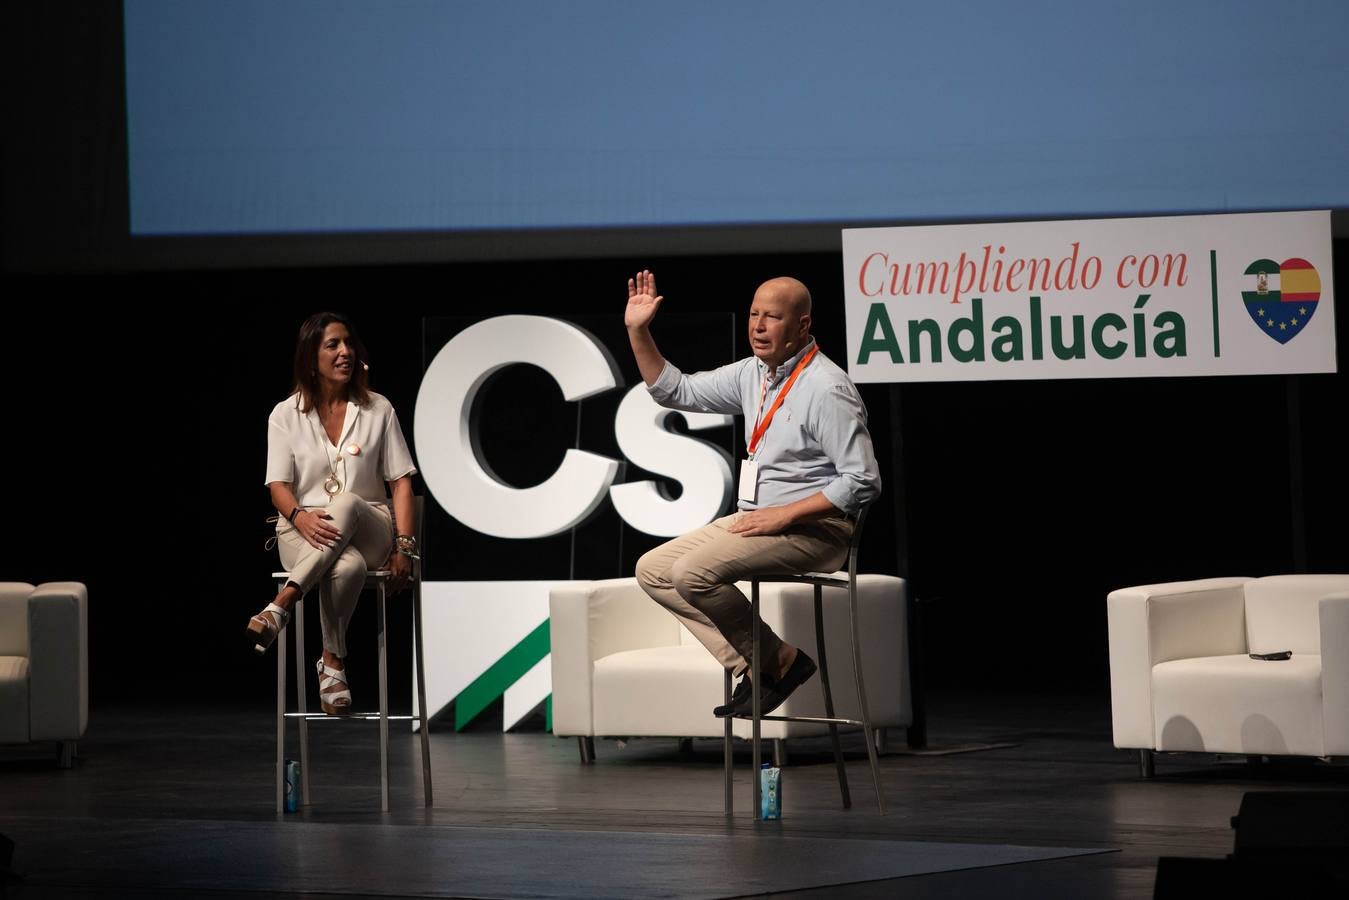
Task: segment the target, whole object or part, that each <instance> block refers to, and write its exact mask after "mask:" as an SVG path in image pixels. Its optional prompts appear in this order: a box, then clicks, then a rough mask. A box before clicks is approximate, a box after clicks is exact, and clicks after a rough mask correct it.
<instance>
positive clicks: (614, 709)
mask: <svg viewBox="0 0 1349 900" xmlns="http://www.w3.org/2000/svg"><path fill="white" fill-rule="evenodd" d="M594 677H595V681H594V691H595V706H594V709H595V734H596V735H600V736H602V737H627V736H636V735H645V736H652V737H657V736H665V737H716V736H718V735H720V734H721V733H722V724H721V720H720V719H717V718H715V717H714V716H713V715H712V707H714V706H717V705H718V704H720V703H721V700H722V694H723V688H722V669H721V666H719V665H717V662H716V660H714V659H713V658H712V657H711V656H710V655H709V654H708V652H707V651H706V650H704V649H703V646H702V645H701V644H675V645H672V646H669V647H648V648H646V649H644V650H625V651H623V652H621V653H613V654H610V655H609V656H606V657H604V658H603V659H598V660H596V661H595V676H594Z"/></svg>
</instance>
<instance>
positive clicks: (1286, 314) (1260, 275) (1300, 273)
mask: <svg viewBox="0 0 1349 900" xmlns="http://www.w3.org/2000/svg"><path fill="white" fill-rule="evenodd" d="M1245 274H1246V276H1247V277H1248V278H1249V279H1250V288H1251V289H1250V290H1244V291H1242V292H1241V299H1242V300H1244V301H1245V302H1246V312H1248V313H1250V316H1251V320H1252V321H1254V322H1255V324H1256V325H1257V326H1258V327H1259V328H1260V330H1261V331H1263V332H1264V333H1265V334H1267V335H1269V336H1270V337H1272V338H1274V340H1276V341H1278V342H1279V343H1280V344H1286V343H1288V342H1289V341H1291V340H1292V339H1293V338H1295V337H1297V336H1298V335H1299V334H1300V333H1301V332H1302V329H1303V328H1306V327H1307V323H1308V322H1309V321H1311V317H1312V316H1313V315H1315V314H1316V304H1317V302H1318V301H1320V299H1321V276H1320V275H1318V274H1317V272H1316V267H1315V266H1313V265H1312V264H1311V263H1309V262H1307V261H1306V260H1305V259H1298V258H1297V257H1293V258H1292V259H1285V260H1284V261H1283V262H1281V263H1276V262H1275V261H1274V260H1272V259H1257V260H1256V261H1255V262H1253V263H1251V264H1250V265H1249V266H1247V267H1246V273H1245Z"/></svg>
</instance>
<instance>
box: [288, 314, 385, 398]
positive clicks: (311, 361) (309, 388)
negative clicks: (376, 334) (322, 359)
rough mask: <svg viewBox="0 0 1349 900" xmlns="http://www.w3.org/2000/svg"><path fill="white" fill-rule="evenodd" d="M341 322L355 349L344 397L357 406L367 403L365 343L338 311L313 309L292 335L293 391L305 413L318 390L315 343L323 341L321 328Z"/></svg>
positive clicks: (367, 382) (368, 377)
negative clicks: (294, 335) (317, 310)
mask: <svg viewBox="0 0 1349 900" xmlns="http://www.w3.org/2000/svg"><path fill="white" fill-rule="evenodd" d="M334 323H336V324H338V325H345V326H346V329H347V332H348V333H349V334H350V335H351V346H352V347H354V348H355V350H356V358H355V359H353V360H352V361H351V362H352V369H351V381H350V382H348V383H347V399H348V400H349V401H351V402H352V403H355V404H356V405H357V406H361V407H365V406H369V405H370V374H369V373H368V372H366V370H365V361H366V352H365V344H363V343H361V337H360V335H358V334H357V333H356V326H355V325H353V324H351V320H350V319H348V318H347V317H346V316H344V315H342V314H341V313H335V312H319V313H314V314H313V315H312V316H310V317H309V318H308V319H305V321H304V324H303V325H301V326H300V334H299V337H297V338H296V339H295V393H297V394H299V395H300V396H299V401H298V402H299V407H300V412H303V413H307V412H309V411H310V410H311V409H313V408H314V406H315V405H316V404H317V403H318V400H319V396H320V395H321V393H322V392H321V391H320V390H319V373H318V363H319V344H321V343H323V332H324V330H325V329H327V327H328V326H329V325H332V324H334Z"/></svg>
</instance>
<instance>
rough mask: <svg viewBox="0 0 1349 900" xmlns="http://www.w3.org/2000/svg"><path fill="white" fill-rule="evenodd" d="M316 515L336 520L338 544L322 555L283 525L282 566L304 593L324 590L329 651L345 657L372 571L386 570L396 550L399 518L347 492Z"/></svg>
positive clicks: (321, 596) (321, 617)
mask: <svg viewBox="0 0 1349 900" xmlns="http://www.w3.org/2000/svg"><path fill="white" fill-rule="evenodd" d="M312 511H313V512H318V513H327V514H328V515H330V516H332V523H331V524H332V525H333V526H334V527H336V528H337V530H338V531H340V532H342V536H341V537H340V538H338V539H337V545H336V546H334V547H325V548H323V549H322V550H319V549H317V548H316V547H313V546H311V545H310V543H309V542H308V541H306V540H305V539H304V538H303V537H302V536H301V535H300V532H299V531H297V530H296V529H295V528H293V527H291V526H290V525H289V523H287V522H286V521H285V520H282V521H281V522H280V523H279V525H278V529H277V535H276V537H277V550H278V551H279V552H280V554H281V565H282V566H283V567H285V569H286V571H288V572H290V580H291V581H293V582H295V583H296V584H298V585H299V586H300V591H301V592H302V593H304V594H308V593H309V592H310V591H311V590H313V588H314V586H315V585H318V589H319V624H320V626H321V628H322V631H323V647H324V649H325V650H327V651H328V652H329V653H332V654H333V655H335V656H339V657H344V658H345V657H346V655H347V626H348V625H349V624H350V623H351V615H352V613H353V612H355V611H356V601H357V600H358V599H360V596H361V588H362V587H363V586H364V585H365V573H366V570H367V569H377V568H379V567H380V566H382V565H384V563H385V562H387V561H388V559H389V553H390V552H391V551H392V550H393V516H392V515H390V513H389V508H388V507H387V506H384V505H382V504H379V503H371V502H369V501H368V500H364V499H362V498H360V497H358V496H356V495H355V494H347V493H342V494H338V495H337V496H336V497H334V498H333V499H332V502H331V503H329V504H328V506H326V507H323V508H317V509H314V510H312ZM281 529H285V530H284V531H283V530H281Z"/></svg>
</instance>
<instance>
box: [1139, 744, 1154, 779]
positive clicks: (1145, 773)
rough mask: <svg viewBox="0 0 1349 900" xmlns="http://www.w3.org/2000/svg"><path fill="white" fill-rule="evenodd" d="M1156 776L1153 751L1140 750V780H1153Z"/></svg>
mask: <svg viewBox="0 0 1349 900" xmlns="http://www.w3.org/2000/svg"><path fill="white" fill-rule="evenodd" d="M1155 774H1157V770H1156V768H1155V767H1154V766H1153V760H1152V751H1151V750H1139V751H1138V777H1139V778H1143V779H1147V778H1151V777H1152V776H1153V775H1155Z"/></svg>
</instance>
